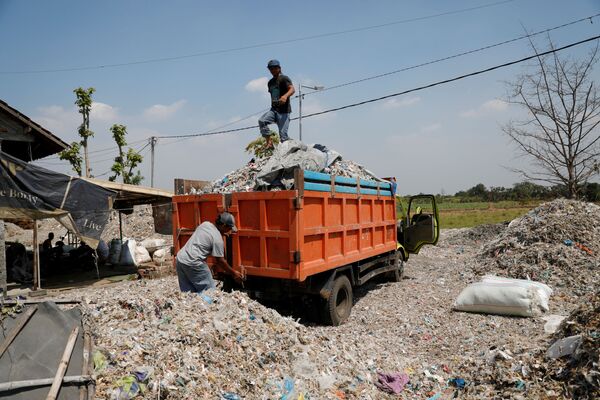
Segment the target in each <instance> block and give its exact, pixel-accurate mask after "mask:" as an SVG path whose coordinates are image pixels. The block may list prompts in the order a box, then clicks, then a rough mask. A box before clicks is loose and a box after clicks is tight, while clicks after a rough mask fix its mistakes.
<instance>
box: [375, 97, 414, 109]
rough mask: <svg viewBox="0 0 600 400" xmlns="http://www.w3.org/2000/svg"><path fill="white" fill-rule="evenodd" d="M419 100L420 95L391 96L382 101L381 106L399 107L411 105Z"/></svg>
mask: <svg viewBox="0 0 600 400" xmlns="http://www.w3.org/2000/svg"><path fill="white" fill-rule="evenodd" d="M419 101H421V98H420V97H407V98H397V97H393V98H391V99H388V100H387V101H386V102H384V103H383V108H388V109H390V108H401V107H407V106H411V105H413V104H416V103H418V102H419Z"/></svg>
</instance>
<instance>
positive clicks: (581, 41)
mask: <svg viewBox="0 0 600 400" xmlns="http://www.w3.org/2000/svg"><path fill="white" fill-rule="evenodd" d="M598 39H600V35H598V36H594V37H591V38H588V39H584V40H580V41H579V42H575V43H571V44H568V45H566V46H562V47H559V48H557V49H552V50H548V51H545V52H543V53H537V54H534V55H532V56H528V57H524V58H521V59H519V60H514V61H509V62H506V63H504V64H500V65H496V66H493V67H489V68H485V69H481V70H479V71H475V72H471V73H468V74H464V75H460V76H457V77H454V78H450V79H445V80H443V81H438V82H435V83H430V84H428V85H424V86H419V87H417V88H414V89H409V90H405V91H402V92H398V93H392V94H388V95H386V96H381V97H377V98H374V99H369V100H364V101H360V102H358V103H352V104H348V105H345V106H341V107H336V108H330V109H329V110H325V111H319V112H314V113H312V114H307V115H303V116H302V118H310V117H315V116H317V115H323V114H328V113H331V112H334V111H340V110H345V109H347V108H352V107H357V106H362V105H364V104H368V103H374V102H376V101H381V100H385V99H389V98H390V97H396V96H401V95H404V94H408V93H412V92H417V91H420V90H424V89H428V88H431V87H434V86H439V85H444V84H446V83H450V82H454V81H458V80H461V79H465V78H470V77H472V76H476V75H481V74H484V73H486V72H490V71H494V70H496V69H500V68H505V67H508V66H511V65H515V64H519V63H522V62H525V61H529V60H532V59H534V58H538V57H542V56H546V55H548V54H553V53H556V52H559V51H562V50H565V49H568V48H571V47H575V46H579V45H580V44H584V43H588V42H591V41H594V40H598ZM294 119H298V118H292V120H294Z"/></svg>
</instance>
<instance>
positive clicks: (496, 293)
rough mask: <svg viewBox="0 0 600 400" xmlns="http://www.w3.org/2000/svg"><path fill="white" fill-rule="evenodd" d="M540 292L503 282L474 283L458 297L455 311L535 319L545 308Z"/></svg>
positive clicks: (532, 288)
mask: <svg viewBox="0 0 600 400" xmlns="http://www.w3.org/2000/svg"><path fill="white" fill-rule="evenodd" d="M541 303H542V299H541V298H540V295H539V291H538V290H537V289H536V288H534V287H531V286H530V287H524V286H522V285H521V286H520V285H515V284H512V283H503V282H477V283H472V284H470V285H469V286H467V287H466V288H464V289H463V291H462V292H461V293H460V294H459V295H458V297H457V299H456V301H455V302H454V307H453V308H454V309H455V310H458V311H467V312H476V313H485V314H499V315H516V316H521V317H533V316H535V315H539V314H540V313H541V311H542V310H543V308H542V307H541Z"/></svg>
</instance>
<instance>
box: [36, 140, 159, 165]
mask: <svg viewBox="0 0 600 400" xmlns="http://www.w3.org/2000/svg"><path fill="white" fill-rule="evenodd" d="M146 141H148V139H141V140H136V141H133V142H131V143H128V145H132V144H138V143H142V142H146ZM117 148H118V147H117V146H116V145H114V146H112V147H106V148H103V149H98V150H93V151H88V154H96V153H105V152H108V151H114V150H115V149H117ZM59 159H60V156H49V157H45V158H44V159H43V160H40V161H46V160H59Z"/></svg>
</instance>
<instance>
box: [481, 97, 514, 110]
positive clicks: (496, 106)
mask: <svg viewBox="0 0 600 400" xmlns="http://www.w3.org/2000/svg"><path fill="white" fill-rule="evenodd" d="M481 108H482V109H484V110H488V111H504V110H506V109H507V108H508V103H507V102H505V101H504V100H500V99H494V100H489V101H486V102H485V103H483V105H482V106H481Z"/></svg>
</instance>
